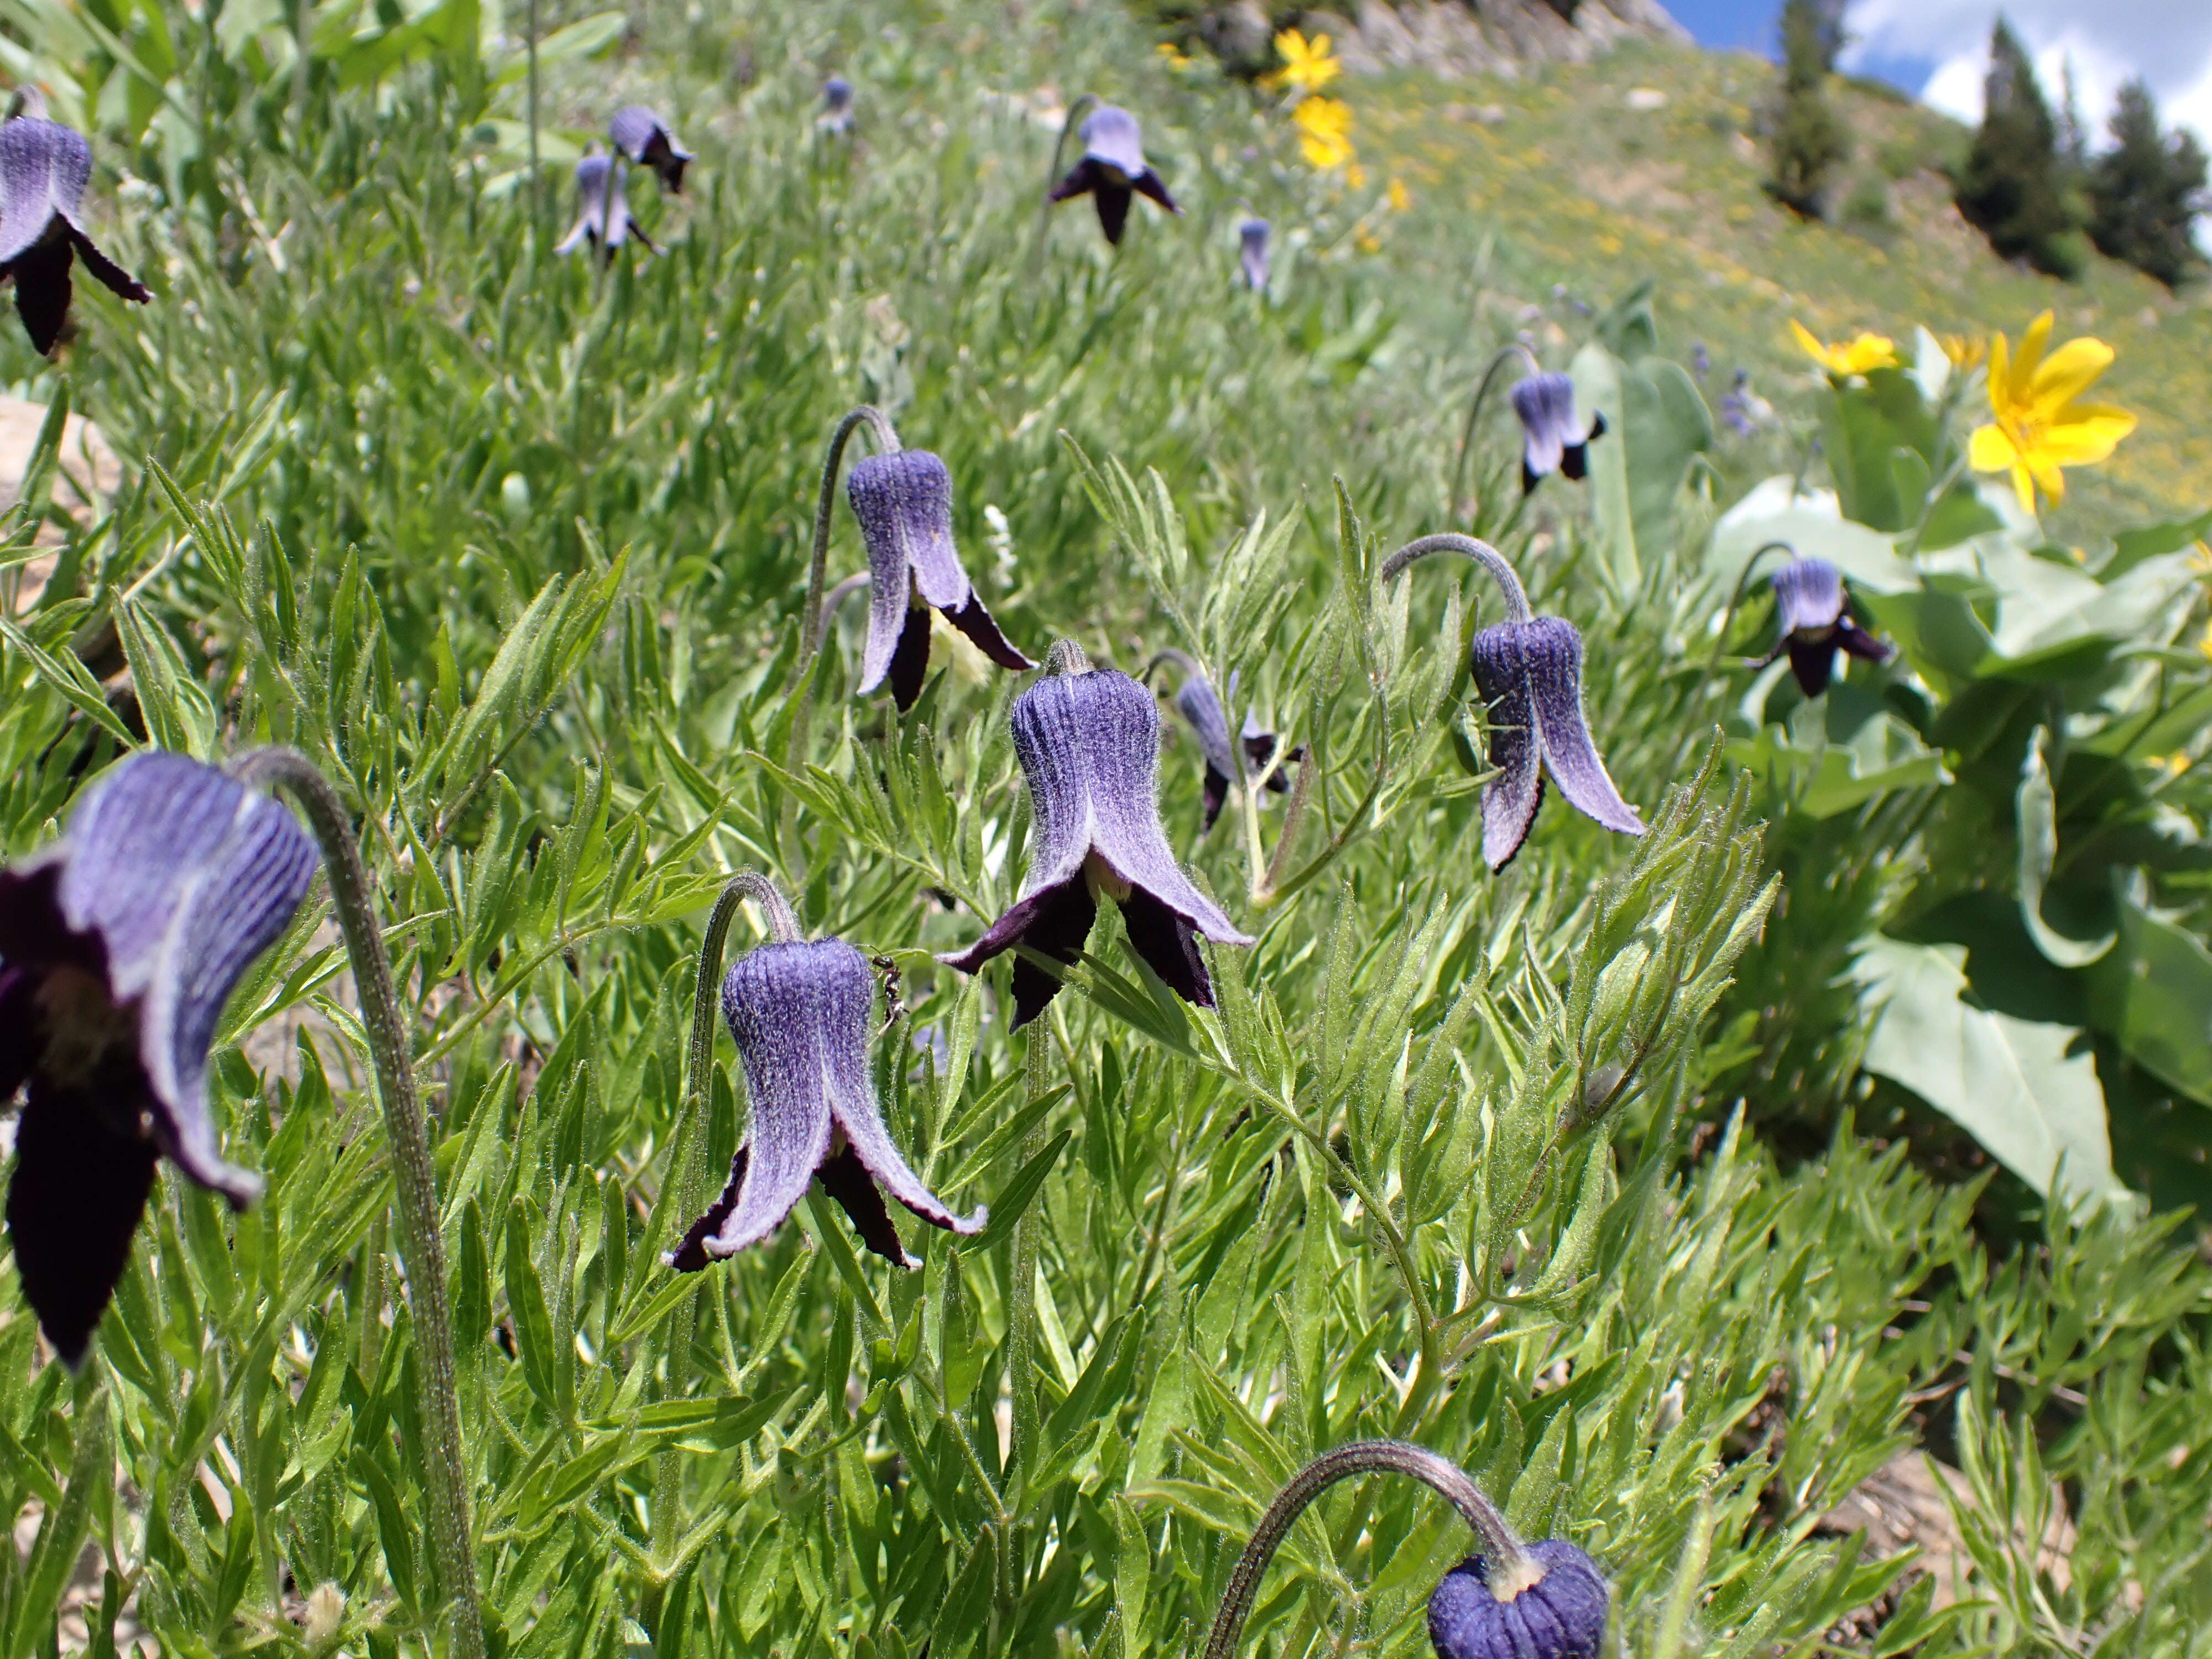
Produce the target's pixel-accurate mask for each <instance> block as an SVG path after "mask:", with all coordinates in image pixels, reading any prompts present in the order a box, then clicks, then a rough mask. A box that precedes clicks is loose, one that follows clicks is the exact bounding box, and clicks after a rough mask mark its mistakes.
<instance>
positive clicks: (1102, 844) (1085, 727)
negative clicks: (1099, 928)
mask: <svg viewBox="0 0 2212 1659" xmlns="http://www.w3.org/2000/svg"><path fill="white" fill-rule="evenodd" d="M1217 707H1218V705H1217ZM1013 730H1014V757H1015V758H1016V759H1017V760H1018V761H1019V762H1020V763H1021V767H1022V774H1023V776H1024V778H1025V779H1026V780H1027V781H1028V783H1029V791H1030V813H1031V816H1032V817H1033V818H1034V819H1035V822H1036V831H1035V839H1034V842H1033V844H1032V850H1031V852H1030V868H1029V877H1028V879H1027V881H1026V882H1025V883H1024V887H1023V890H1022V896H1021V898H1020V899H1019V900H1018V902H1016V903H1015V904H1014V905H1013V907H1012V908H1011V909H1009V910H1008V911H1007V912H1006V914H1005V915H1002V916H1000V918H999V919H998V921H995V922H994V923H993V924H992V925H991V927H990V930H989V931H988V932H987V933H985V934H984V935H983V937H982V938H981V939H978V940H977V941H976V942H975V944H974V945H971V946H970V947H969V949H967V950H966V951H957V952H953V953H951V954H948V955H945V956H944V957H939V960H940V961H942V962H944V963H947V964H948V965H950V966H951V967H954V968H957V969H959V970H960V971H961V972H963V973H966V974H973V973H977V972H980V971H981V969H982V967H983V964H984V963H987V962H988V961H990V960H991V959H992V958H993V957H996V956H999V955H1000V954H1002V953H1004V952H1005V951H1011V950H1012V949H1013V948H1014V947H1015V946H1016V945H1027V946H1028V947H1029V948H1030V949H1031V950H1034V951H1038V952H1040V953H1041V954H1042V955H1043V956H1045V957H1049V958H1050V959H1052V960H1053V961H1054V962H1061V963H1071V964H1072V963H1074V961H1075V960H1076V958H1077V957H1079V955H1080V954H1081V953H1082V951H1083V946H1084V943H1085V940H1087V939H1089V938H1090V937H1091V923H1092V922H1093V921H1096V920H1097V913H1098V901H1099V899H1100V898H1101V897H1102V896H1103V897H1106V898H1109V899H1111V900H1113V901H1114V902H1115V903H1117V904H1119V905H1120V906H1121V921H1122V923H1123V926H1124V927H1126V928H1127V932H1128V936H1129V946H1130V948H1131V949H1132V950H1133V951H1135V952H1136V953H1137V955H1138V956H1139V957H1141V958H1142V959H1143V961H1144V962H1145V963H1146V966H1148V967H1149V968H1151V969H1152V971H1153V972H1154V973H1155V974H1157V975H1159V977H1160V979H1161V980H1162V981H1164V983H1165V984H1166V985H1167V986H1168V987H1169V988H1170V989H1171V990H1173V991H1174V992H1175V994H1176V995H1177V996H1179V997H1181V998H1182V1000H1184V1001H1186V1002H1189V1003H1193V1004H1195V1005H1196V1006H1199V1007H1201V1008H1210V1007H1212V1006H1213V981H1212V979H1211V978H1210V977H1209V976H1208V975H1207V973H1206V961H1205V958H1204V957H1201V956H1200V954H1199V951H1198V935H1200V934H1201V933H1203V934H1204V935H1205V936H1206V938H1208V939H1212V940H1213V941H1214V942H1215V943H1217V944H1220V945H1250V944H1252V943H1253V942H1254V941H1253V940H1252V939H1251V937H1250V936H1249V934H1246V933H1241V932H1239V931H1238V929H1237V925H1236V923H1234V922H1232V921H1230V919H1229V917H1228V916H1227V915H1226V914H1225V913H1224V912H1223V910H1222V908H1221V907H1220V906H1219V905H1218V904H1216V903H1215V902H1213V901H1212V899H1210V898H1208V897H1206V895H1205V894H1204V893H1201V892H1200V891H1199V890H1198V888H1197V887H1196V886H1195V885H1194V884H1193V883H1192V881H1191V879H1190V878H1189V877H1188V876H1187V875H1185V874H1184V873H1183V871H1182V866H1181V865H1179V864H1177V863H1176V857H1175V854H1174V853H1173V852H1172V851H1171V850H1170V848H1169V846H1168V838H1167V831H1166V830H1165V829H1164V828H1162V826H1161V823H1160V811H1159V800H1158V793H1157V781H1158V780H1157V773H1158V763H1159V741H1160V717H1159V710H1158V706H1157V705H1156V704H1155V703H1154V702H1153V699H1152V693H1151V692H1150V691H1148V690H1146V689H1145V688H1144V687H1143V686H1142V685H1140V684H1138V683H1137V682H1136V681H1135V680H1133V679H1131V678H1129V677H1128V676H1127V674H1123V673H1119V672H1117V671H1115V670H1113V669H1110V668H1098V669H1091V670H1089V671H1085V672H1082V673H1074V674H1055V675H1048V676H1047V677H1046V678H1043V679H1041V680H1039V681H1038V682H1037V683H1036V684H1034V685H1032V686H1030V689H1029V690H1026V691H1024V692H1023V693H1022V695H1021V696H1019V697H1018V698H1017V699H1015V702H1014V708H1013ZM1013 989H1014V1018H1013V1024H1015V1025H1025V1024H1028V1023H1029V1022H1030V1020H1032V1019H1035V1018H1036V1017H1037V1015H1039V1014H1040V1013H1042V1012H1044V1008H1045V1006H1046V1004H1048V1003H1049V1002H1050V1001H1051V1000H1052V999H1053V998H1054V996H1055V995H1056V994H1058V993H1059V991H1060V980H1059V978H1058V976H1057V975H1054V974H1052V973H1050V972H1049V971H1048V970H1047V969H1043V968H1041V967H1039V966H1037V965H1036V963H1032V962H1030V961H1027V960H1021V961H1018V962H1016V963H1015V964H1014V975H1013Z"/></svg>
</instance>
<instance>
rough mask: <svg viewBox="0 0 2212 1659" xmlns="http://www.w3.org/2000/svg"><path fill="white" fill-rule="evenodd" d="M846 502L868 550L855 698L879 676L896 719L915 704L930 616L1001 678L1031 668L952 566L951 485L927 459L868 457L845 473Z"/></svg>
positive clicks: (901, 454)
mask: <svg viewBox="0 0 2212 1659" xmlns="http://www.w3.org/2000/svg"><path fill="white" fill-rule="evenodd" d="M845 492H846V495H847V497H848V499H849V500H850V501H852V503H853V516H854V518H856V519H858V520H860V539H861V540H862V541H863V542H865V543H866V544H867V549H868V574H869V578H870V582H869V587H870V592H869V598H868V644H867V648H866V652H865V653H863V654H862V657H861V667H860V690H861V692H862V694H863V695H865V694H866V693H867V692H870V691H872V690H875V689H876V688H877V687H878V686H879V685H881V684H883V683H884V678H885V677H886V676H888V677H889V678H890V683H891V696H892V697H893V699H894V700H895V701H896V702H897V704H898V706H899V708H900V710H901V711H902V712H903V711H904V710H906V709H908V708H913V707H914V701H915V698H916V697H919V696H921V684H922V679H923V678H924V676H925V674H926V672H927V670H928V667H929V612H930V608H931V607H932V606H935V607H936V608H937V609H938V610H939V611H943V612H944V613H945V621H947V622H949V623H951V624H952V625H953V626H954V627H955V628H957V629H959V630H960V631H961V632H962V633H963V634H965V635H967V636H968V637H969V639H971V640H973V641H975V645H976V647H977V648H978V649H979V650H981V652H982V653H983V654H984V655H985V656H987V657H988V658H989V659H991V660H992V661H993V662H994V663H996V664H998V665H999V666H1000V667H1001V668H1010V669H1012V670H1014V671H1017V672H1019V671H1021V670H1023V669H1028V668H1034V667H1036V664H1035V663H1034V662H1031V661H1030V659H1028V658H1027V657H1025V656H1024V655H1023V654H1022V653H1020V652H1019V651H1018V650H1016V649H1015V648H1014V647H1013V646H1012V644H1010V643H1009V642H1008V641H1007V639H1006V635H1004V634H1001V633H1000V631H999V624H998V623H996V622H995V621H994V620H993V618H992V616H991V613H990V611H987V610H986V609H985V608H984V605H983V601H982V600H981V599H977V598H976V597H975V586H974V585H973V584H972V583H970V582H969V580H968V572H967V571H966V570H965V569H964V568H963V567H962V565H961V563H960V550H959V549H958V548H957V547H956V546H954V545H953V542H952V475H951V473H950V472H949V471H946V470H945V463H944V462H943V461H942V460H940V459H938V458H937V457H936V456H934V455H933V454H931V453H929V452H928V451H927V450H926V449H899V450H894V451H892V452H891V453H890V454H888V455H871V456H869V457H868V458H867V459H866V460H864V461H861V462H860V463H859V464H858V465H855V466H854V468H853V471H852V475H851V477H848V479H847V480H846V484H845Z"/></svg>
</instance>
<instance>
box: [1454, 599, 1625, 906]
mask: <svg viewBox="0 0 2212 1659" xmlns="http://www.w3.org/2000/svg"><path fill="white" fill-rule="evenodd" d="M1474 684H1475V689H1476V690H1479V691H1480V693H1481V694H1482V700H1483V702H1484V703H1485V704H1486V706H1487V708H1488V709H1489V726H1490V763H1491V764H1492V766H1494V767H1496V768H1497V769H1498V775H1497V776H1496V777H1494V778H1492V780H1491V781H1489V782H1488V783H1486V784H1485V785H1484V786H1483V787H1482V856H1483V860H1484V862H1486V863H1487V864H1488V865H1489V866H1490V867H1491V868H1492V870H1502V869H1504V867H1505V866H1507V865H1508V864H1510V863H1511V862H1512V861H1513V855H1514V854H1516V853H1518V852H1519V851H1520V850H1521V845H1522V842H1525V841H1527V840H1528V830H1529V827H1530V826H1531V825H1532V824H1534V823H1535V821H1536V808H1537V807H1538V805H1541V802H1542V800H1543V798H1544V777H1545V775H1546V774H1547V773H1548V774H1549V775H1551V779H1552V781H1553V782H1554V783H1556V784H1557V785H1559V793H1561V794H1563V795H1565V797H1566V798H1567V800H1568V802H1569V804H1570V805H1572V806H1574V807H1575V808H1576V809H1577V811H1581V812H1583V814H1584V815H1586V816H1587V817H1590V818H1593V819H1595V821H1596V822H1597V823H1601V824H1603V825H1604V826H1605V827H1606V828H1607V829H1612V830H1615V831H1618V832H1619V833H1620V834H1621V835H1624V836H1640V835H1642V834H1643V833H1644V821H1643V820H1642V819H1641V818H1639V817H1637V816H1636V809H1635V808H1634V807H1632V806H1631V805H1629V804H1628V803H1627V802H1626V801H1625V800H1623V799H1621V797H1620V790H1619V789H1617V788H1615V787H1613V779H1612V777H1611V776H1610V775H1608V774H1607V771H1606V769H1605V763H1604V761H1602V760H1601V759H1600V758H1599V757H1598V752H1597V745H1596V744H1595V743H1594V742H1593V741H1592V740H1591V738H1590V731H1589V722H1588V721H1587V720H1585V719H1584V718H1583V638H1582V635H1580V634H1578V633H1577V632H1576V631H1575V625H1574V624H1573V623H1571V622H1567V621H1565V620H1564V619H1563V618H1561V617H1531V618H1530V619H1529V620H1528V621H1527V622H1508V623H1498V625H1497V626H1496V627H1494V628H1486V629H1481V630H1480V632H1478V633H1477V634H1476V635H1475V636H1474Z"/></svg>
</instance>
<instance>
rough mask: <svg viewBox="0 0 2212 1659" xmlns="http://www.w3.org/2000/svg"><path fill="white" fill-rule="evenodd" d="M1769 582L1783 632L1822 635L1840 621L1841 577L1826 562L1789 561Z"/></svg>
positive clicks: (1821, 560)
mask: <svg viewBox="0 0 2212 1659" xmlns="http://www.w3.org/2000/svg"><path fill="white" fill-rule="evenodd" d="M1770 580H1771V582H1772V583H1773V586H1774V604H1775V608H1776V610H1777V611H1778V612H1779V613H1780V617H1781V623H1782V631H1783V632H1784V633H1785V634H1795V633H1798V632H1800V631H1808V632H1814V633H1825V632H1826V630H1827V629H1831V628H1833V627H1834V626H1835V625H1836V623H1838V621H1839V620H1840V619H1841V618H1842V617H1843V614H1844V575H1843V572H1841V571H1840V570H1838V569H1837V568H1836V567H1835V566H1834V565H1832V564H1831V563H1829V562H1828V561H1827V560H1826V559H1793V560H1791V561H1790V562H1789V563H1788V564H1785V565H1784V566H1783V567H1782V568H1780V569H1779V570H1777V571H1776V572H1775V573H1774V574H1773V575H1772V577H1771V578H1770Z"/></svg>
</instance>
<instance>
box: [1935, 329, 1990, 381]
mask: <svg viewBox="0 0 2212 1659" xmlns="http://www.w3.org/2000/svg"><path fill="white" fill-rule="evenodd" d="M1936 344H1937V345H1940V346H1942V348H1943V355H1944V356H1946V357H1948V358H1949V359H1950V360H1951V367H1952V368H1955V369H1957V370H1958V371H1959V372H1960V374H1969V373H1971V372H1972V371H1973V370H1975V369H1978V368H1980V367H1981V366H1982V360H1983V359H1984V357H1987V356H1989V355H1990V344H1989V342H1988V341H1986V340H1978V339H1976V338H1975V337H1973V336H1972V335H1971V334H1939V335H1937V336H1936Z"/></svg>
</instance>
